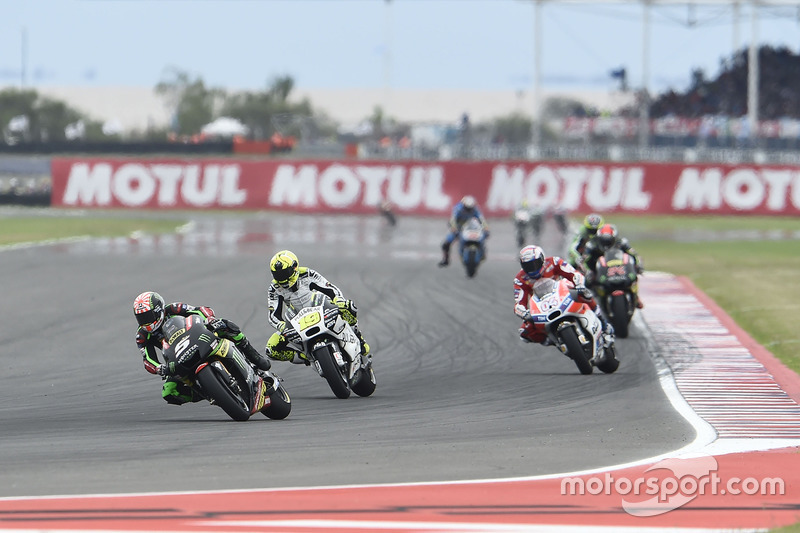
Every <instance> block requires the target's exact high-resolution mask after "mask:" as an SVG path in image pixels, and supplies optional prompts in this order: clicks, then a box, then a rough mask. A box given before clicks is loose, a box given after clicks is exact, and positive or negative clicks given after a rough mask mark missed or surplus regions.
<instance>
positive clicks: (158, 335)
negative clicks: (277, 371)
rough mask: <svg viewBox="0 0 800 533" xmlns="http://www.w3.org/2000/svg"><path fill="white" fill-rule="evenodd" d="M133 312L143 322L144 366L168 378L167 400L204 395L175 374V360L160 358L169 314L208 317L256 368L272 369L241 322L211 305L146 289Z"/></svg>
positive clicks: (140, 339)
mask: <svg viewBox="0 0 800 533" xmlns="http://www.w3.org/2000/svg"><path fill="white" fill-rule="evenodd" d="M133 314H134V316H135V317H136V322H137V323H138V324H139V329H138V330H137V331H136V346H137V347H138V348H139V351H140V352H141V353H142V359H143V360H144V369H145V370H147V371H148V372H150V373H151V374H157V375H159V376H162V377H163V378H165V379H166V381H165V382H164V386H163V387H162V389H161V396H162V397H163V398H164V400H166V401H167V403H171V404H174V405H181V404H183V403H186V402H198V401H200V400H203V399H204V398H202V397H201V396H200V395H199V394H197V393H196V392H195V391H194V390H193V389H192V388H191V386H189V385H187V384H186V383H184V382H183V381H182V380H180V379H179V378H177V377H175V376H174V375H173V374H174V368H173V367H174V363H171V364H169V365H168V364H164V363H161V362H160V361H159V359H158V352H157V349H160V350H163V349H164V344H165V342H166V339H164V334H163V332H162V330H161V326H163V325H164V322H165V321H166V319H168V318H169V317H172V316H176V315H177V316H189V315H199V316H200V317H202V318H203V319H204V321H205V323H206V326H207V327H208V329H210V330H211V331H213V332H215V333H216V334H217V335H218V336H219V337H222V338H225V339H228V340H230V341H233V343H234V344H235V345H236V347H237V348H239V350H240V351H241V352H242V353H243V354H244V355H245V357H246V358H247V360H248V361H249V362H250V364H251V365H253V366H254V367H255V368H256V369H258V370H269V369H270V367H271V366H272V365H271V363H270V362H269V360H268V359H266V358H265V357H263V356H262V355H261V354H260V353H259V352H258V350H256V349H255V348H253V345H251V344H250V341H248V340H247V337H245V334H244V333H242V330H241V329H240V328H239V326H237V325H236V324H234V323H233V322H231V321H230V320H227V319H224V318H217V317H216V316H214V310H213V309H211V308H210V307H205V306H201V307H195V306H193V305H189V304H185V303H182V302H175V303H171V304H169V305H165V304H164V298H162V297H161V295H160V294H158V293H157V292H153V291H145V292H143V293H141V294H140V295H139V296H137V297H136V299H135V300H134V301H133Z"/></svg>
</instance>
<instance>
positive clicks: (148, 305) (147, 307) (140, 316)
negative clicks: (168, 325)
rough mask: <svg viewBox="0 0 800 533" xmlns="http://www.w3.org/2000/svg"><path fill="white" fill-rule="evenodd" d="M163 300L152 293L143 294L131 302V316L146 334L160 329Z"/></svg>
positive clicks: (158, 295)
mask: <svg viewBox="0 0 800 533" xmlns="http://www.w3.org/2000/svg"><path fill="white" fill-rule="evenodd" d="M164 307H165V305H164V298H162V297H161V295H160V294H158V293H157V292H153V291H147V292H143V293H142V294H140V295H139V296H137V297H136V299H135V300H134V301H133V315H134V316H135V317H136V322H138V323H139V326H141V327H142V328H144V330H145V331H147V332H148V333H152V332H154V331H155V330H157V329H158V328H160V327H161V323H162V322H163V321H164Z"/></svg>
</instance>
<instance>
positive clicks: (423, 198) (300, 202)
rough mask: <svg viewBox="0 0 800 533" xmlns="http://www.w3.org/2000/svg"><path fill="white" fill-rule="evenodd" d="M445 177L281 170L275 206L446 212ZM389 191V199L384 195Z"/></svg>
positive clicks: (360, 168) (374, 169) (438, 173)
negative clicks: (386, 206) (388, 206)
mask: <svg viewBox="0 0 800 533" xmlns="http://www.w3.org/2000/svg"><path fill="white" fill-rule="evenodd" d="M443 185H444V174H443V171H442V168H441V167H439V166H430V167H428V166H413V167H409V168H406V167H403V166H399V165H397V166H395V165H393V166H381V165H376V166H366V165H356V166H352V167H351V166H347V165H340V164H335V165H331V166H330V167H328V168H326V169H325V170H323V171H322V172H321V173H320V171H319V168H318V167H317V165H301V166H299V167H295V166H294V165H279V166H278V168H277V170H276V171H275V177H274V179H273V181H272V189H271V190H270V194H269V203H270V205H272V206H276V207H280V206H303V207H319V206H320V205H321V204H324V205H327V206H330V207H334V208H337V209H344V208H348V207H352V206H354V205H356V204H357V203H359V200H360V204H361V205H362V206H369V207H374V206H377V205H378V204H379V203H380V202H381V201H383V200H388V201H390V202H391V203H393V204H394V205H396V206H397V207H398V208H400V209H404V210H406V209H416V208H419V207H425V208H427V209H431V210H437V211H441V210H446V209H447V208H448V207H449V206H450V197H449V196H447V195H446V194H444V191H443V190H442V186H443ZM384 188H385V190H386V193H385V197H384V194H383V193H382V192H381V191H382V189H384Z"/></svg>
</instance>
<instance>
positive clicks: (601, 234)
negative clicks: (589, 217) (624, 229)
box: [597, 224, 619, 252]
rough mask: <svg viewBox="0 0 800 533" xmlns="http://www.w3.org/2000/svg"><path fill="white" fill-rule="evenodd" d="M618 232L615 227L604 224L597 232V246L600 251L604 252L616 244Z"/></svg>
mask: <svg viewBox="0 0 800 533" xmlns="http://www.w3.org/2000/svg"><path fill="white" fill-rule="evenodd" d="M618 235H619V232H618V231H617V227H616V226H615V225H613V224H604V225H603V226H602V227H601V228H600V229H599V230H597V244H598V246H600V249H601V250H602V251H604V252H605V251H606V250H608V249H609V248H611V247H612V246H614V244H615V243H616V242H617V236H618Z"/></svg>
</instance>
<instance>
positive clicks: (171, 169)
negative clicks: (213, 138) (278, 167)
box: [62, 162, 247, 207]
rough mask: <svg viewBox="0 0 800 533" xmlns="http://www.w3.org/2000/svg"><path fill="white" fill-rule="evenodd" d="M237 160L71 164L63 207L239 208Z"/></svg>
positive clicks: (241, 200) (242, 200)
mask: <svg viewBox="0 0 800 533" xmlns="http://www.w3.org/2000/svg"><path fill="white" fill-rule="evenodd" d="M239 174H240V168H239V165H236V164H228V165H222V164H189V165H181V164H146V163H138V162H137V163H124V164H122V165H119V166H117V167H114V166H113V165H112V164H110V163H104V162H100V163H94V164H92V163H83V162H75V163H73V164H72V165H71V166H70V168H69V175H68V177H67V182H66V188H65V190H64V195H63V197H62V202H63V205H68V206H98V207H102V206H111V205H122V206H125V207H141V206H147V205H156V206H159V207H174V206H191V207H207V206H212V205H218V206H238V205H242V204H244V203H245V201H246V200H247V192H246V191H245V190H243V189H240V188H239Z"/></svg>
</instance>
